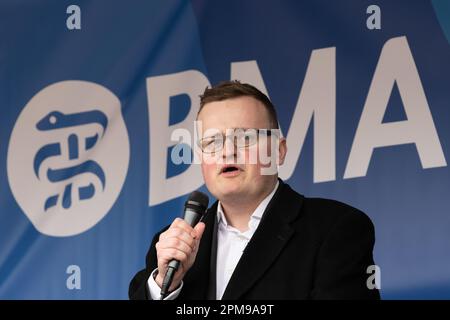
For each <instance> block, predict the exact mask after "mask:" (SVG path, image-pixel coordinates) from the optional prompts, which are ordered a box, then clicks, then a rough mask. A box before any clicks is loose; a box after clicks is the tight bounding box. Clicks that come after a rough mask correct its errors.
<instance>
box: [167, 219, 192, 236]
mask: <svg viewBox="0 0 450 320" xmlns="http://www.w3.org/2000/svg"><path fill="white" fill-rule="evenodd" d="M170 227H171V228H172V227H178V228H181V229H183V230H184V231H186V232H187V233H191V232H192V231H194V228H192V227H191V226H190V225H189V224H188V223H187V222H186V221H184V220H183V219H181V218H176V219H175V220H174V221H173V222H172V225H171V226H170Z"/></svg>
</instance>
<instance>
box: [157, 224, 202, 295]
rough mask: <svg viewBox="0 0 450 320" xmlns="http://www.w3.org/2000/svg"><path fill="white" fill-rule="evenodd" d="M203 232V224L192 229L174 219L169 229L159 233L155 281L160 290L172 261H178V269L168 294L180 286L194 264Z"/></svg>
mask: <svg viewBox="0 0 450 320" xmlns="http://www.w3.org/2000/svg"><path fill="white" fill-rule="evenodd" d="M203 231H205V224H204V223H203V222H199V223H198V224H197V225H196V226H195V227H194V228H192V227H191V226H190V225H189V224H187V223H186V221H184V220H182V219H180V218H176V219H175V220H174V221H173V222H172V224H171V225H170V227H169V229H167V230H166V231H165V232H163V233H161V235H160V236H159V241H158V243H156V255H157V257H158V275H157V276H156V279H155V281H156V283H157V284H158V286H159V287H160V288H161V287H162V282H163V280H164V276H165V275H166V272H167V266H168V264H169V262H170V261H171V260H173V259H176V260H178V261H180V267H179V268H178V270H177V272H176V273H175V275H174V277H173V281H172V284H171V286H170V288H169V292H170V291H173V290H174V289H176V288H177V287H178V286H179V285H180V283H181V280H182V279H183V278H184V275H185V274H186V272H187V271H188V270H189V269H190V268H191V267H192V265H193V264H194V261H195V257H196V256H197V251H198V245H199V243H200V239H201V237H202V235H203Z"/></svg>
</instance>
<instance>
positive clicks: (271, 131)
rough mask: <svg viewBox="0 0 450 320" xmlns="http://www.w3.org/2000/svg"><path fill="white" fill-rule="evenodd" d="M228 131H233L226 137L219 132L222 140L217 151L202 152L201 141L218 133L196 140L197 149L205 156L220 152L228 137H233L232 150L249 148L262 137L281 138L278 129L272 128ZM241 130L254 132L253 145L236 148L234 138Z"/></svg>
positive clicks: (235, 138) (235, 139)
mask: <svg viewBox="0 0 450 320" xmlns="http://www.w3.org/2000/svg"><path fill="white" fill-rule="evenodd" d="M229 130H233V133H232V134H229V135H226V134H225V133H223V132H220V133H221V137H222V140H221V141H222V146H221V147H220V148H219V149H218V150H214V151H211V152H208V151H204V149H203V147H202V141H204V140H205V139H208V138H212V137H215V136H217V135H218V133H217V134H215V135H211V136H208V137H203V138H201V139H199V140H197V145H198V147H199V148H200V150H201V151H202V152H203V153H206V154H213V153H216V152H220V151H222V150H223V148H224V145H225V142H226V140H227V139H228V138H230V137H233V146H234V148H237V149H245V148H248V147H251V146H253V145H255V144H257V143H258V141H259V137H260V136H262V135H264V136H265V137H272V136H275V137H281V134H280V129H274V128H272V129H266V128H230V129H226V131H229ZM241 130H244V132H246V131H248V130H252V132H253V131H256V135H255V136H256V139H255V142H253V143H251V144H249V145H245V146H238V145H237V141H238V139H237V137H236V131H238V132H242V131H241ZM262 133H264V134H262Z"/></svg>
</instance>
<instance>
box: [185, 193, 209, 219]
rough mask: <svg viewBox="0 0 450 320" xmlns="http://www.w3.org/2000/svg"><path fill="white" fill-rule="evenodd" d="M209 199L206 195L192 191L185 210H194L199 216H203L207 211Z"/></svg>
mask: <svg viewBox="0 0 450 320" xmlns="http://www.w3.org/2000/svg"><path fill="white" fill-rule="evenodd" d="M208 203H209V198H208V196H207V195H206V194H204V193H203V192H200V191H193V192H192V193H191V194H190V195H189V198H188V199H187V201H186V203H185V204H184V207H185V208H189V209H192V210H195V211H196V212H197V213H199V214H202V215H203V214H204V213H205V211H206V209H208Z"/></svg>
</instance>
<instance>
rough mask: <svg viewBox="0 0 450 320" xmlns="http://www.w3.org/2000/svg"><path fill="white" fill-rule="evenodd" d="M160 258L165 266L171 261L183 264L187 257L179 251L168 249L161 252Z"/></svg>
mask: <svg viewBox="0 0 450 320" xmlns="http://www.w3.org/2000/svg"><path fill="white" fill-rule="evenodd" d="M160 258H161V259H162V261H164V262H165V263H164V264H166V263H169V261H171V260H173V259H175V260H178V261H180V262H184V261H186V260H187V258H188V256H187V254H186V253H184V252H183V251H181V250H178V249H174V248H170V249H163V250H161V253H160Z"/></svg>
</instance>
